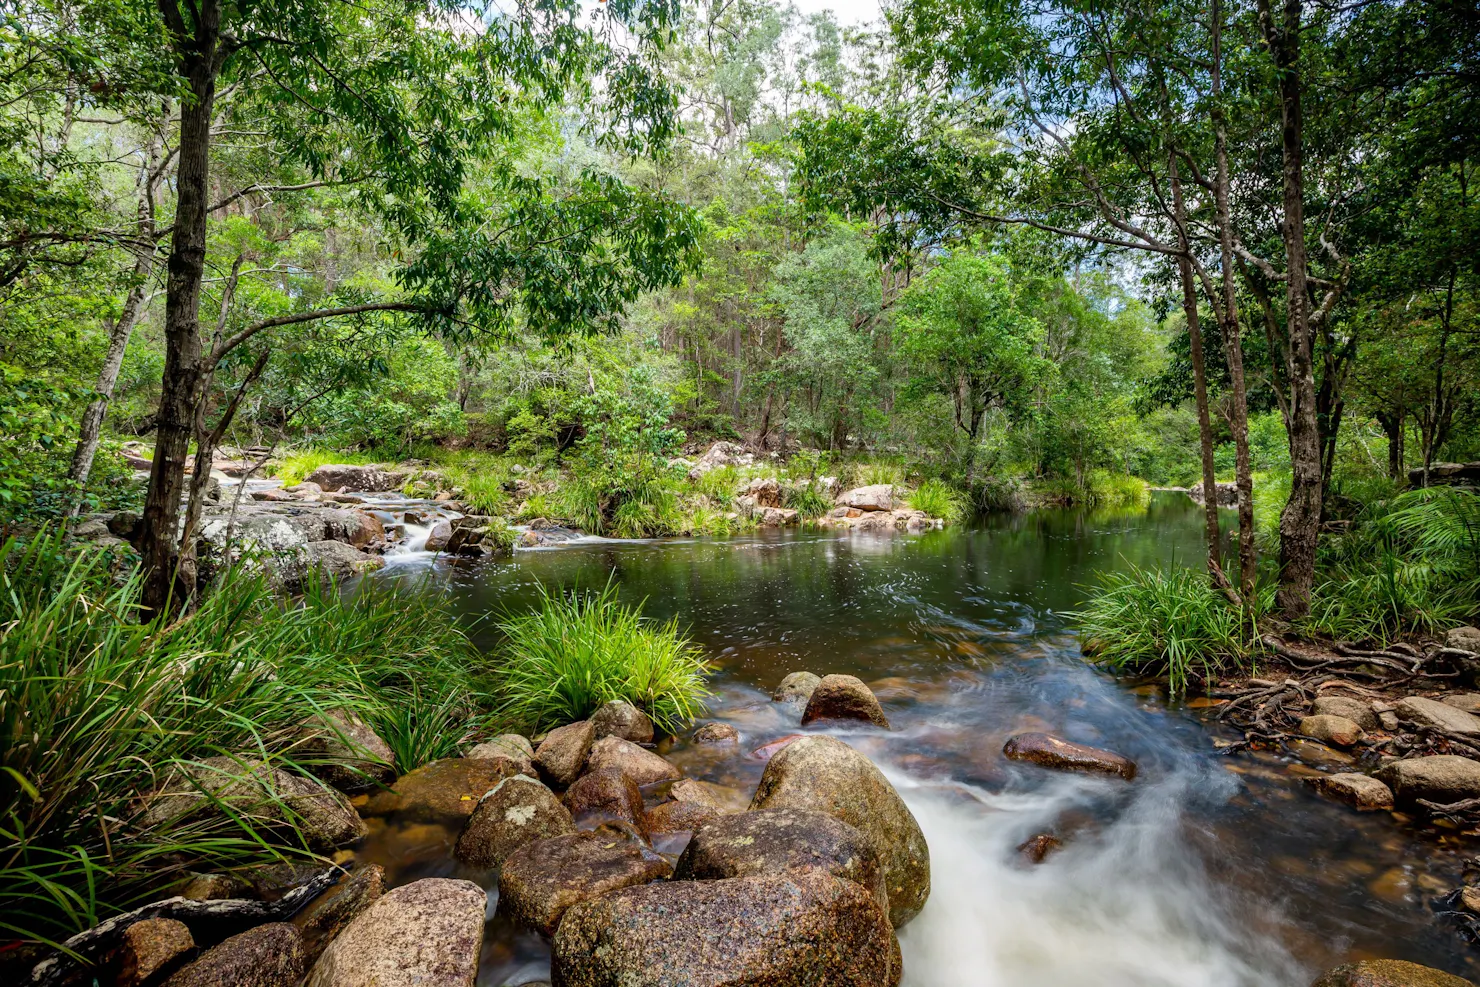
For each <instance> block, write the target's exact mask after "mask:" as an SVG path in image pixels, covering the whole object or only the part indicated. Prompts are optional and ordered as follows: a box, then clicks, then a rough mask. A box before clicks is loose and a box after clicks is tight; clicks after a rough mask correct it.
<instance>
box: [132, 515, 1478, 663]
mask: <svg viewBox="0 0 1480 987" xmlns="http://www.w3.org/2000/svg"><path fill="white" fill-rule="evenodd" d="M114 534H118V532H116V531H115V532H114ZM1444 646H1445V647H1446V648H1453V649H1454V650H1456V651H1468V652H1470V653H1471V654H1480V627H1470V626H1468V625H1466V626H1464V627H1451V628H1450V629H1449V632H1448V633H1447V634H1445V635H1444Z"/></svg>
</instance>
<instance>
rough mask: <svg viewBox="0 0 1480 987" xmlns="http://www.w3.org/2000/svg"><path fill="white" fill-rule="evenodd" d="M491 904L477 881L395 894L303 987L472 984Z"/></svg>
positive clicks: (367, 914) (438, 881) (427, 884)
mask: <svg viewBox="0 0 1480 987" xmlns="http://www.w3.org/2000/svg"><path fill="white" fill-rule="evenodd" d="M487 907H488V895H487V894H485V893H484V891H483V889H482V888H480V887H478V886H477V885H476V884H473V883H472V882H471V881H454V880H450V879H447V878H438V877H429V878H423V879H422V880H420V881H414V882H412V883H411V884H406V885H403V886H401V887H399V888H395V889H394V890H392V891H388V892H387V893H386V894H384V895H383V896H381V898H380V899H379V900H378V901H376V902H375V903H374V904H372V905H371V906H370V907H369V908H368V909H366V910H365V911H364V912H363V913H361V914H360V916H359V917H358V918H356V919H355V920H354V921H353V922H351V923H350V924H349V927H348V928H346V929H345V930H344V931H343V932H341V933H340V934H339V936H338V937H337V938H336V939H335V940H334V941H333V942H332V943H330V944H329V948H328V949H326V950H324V954H323V955H322V956H320V957H319V961H318V962H317V963H315V964H314V967H313V971H312V972H311V973H310V974H309V975H308V979H307V980H306V981H304V987H473V982H474V980H475V979H476V978H477V976H478V954H479V952H480V951H481V949H482V947H483V916H484V911H485V910H486V909H487Z"/></svg>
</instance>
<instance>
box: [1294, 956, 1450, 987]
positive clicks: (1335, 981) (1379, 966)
mask: <svg viewBox="0 0 1480 987" xmlns="http://www.w3.org/2000/svg"><path fill="white" fill-rule="evenodd" d="M1311 987H1475V985H1474V984H1472V983H1471V982H1470V981H1468V980H1465V979H1463V978H1461V977H1455V976H1452V975H1450V974H1448V973H1445V972H1443V971H1442V970H1435V969H1434V968H1432V967H1427V966H1419V965H1418V964H1417V963H1408V962H1406V961H1404V960H1362V961H1361V962H1359V963H1343V964H1342V965H1341V966H1338V967H1336V968H1335V969H1334V970H1328V971H1327V972H1326V973H1325V974H1324V975H1322V977H1321V978H1320V979H1319V980H1317V981H1316V982H1315V983H1314V984H1312V985H1311Z"/></svg>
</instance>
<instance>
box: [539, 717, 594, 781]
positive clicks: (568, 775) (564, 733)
mask: <svg viewBox="0 0 1480 987" xmlns="http://www.w3.org/2000/svg"><path fill="white" fill-rule="evenodd" d="M595 739H596V727H595V726H594V725H593V724H592V723H591V721H590V720H579V721H577V722H575V723H567V724H566V725H565V726H563V727H560V728H558V729H555V730H551V731H550V733H549V734H548V735H547V736H546V737H545V739H544V740H543V741H541V743H540V746H539V747H538V748H536V749H535V752H534V766H535V767H536V768H538V769H539V771H540V775H541V776H542V777H543V778H545V780H546V781H548V782H550V784H552V785H558V786H559V787H561V788H564V787H566V786H567V785H569V784H570V783H571V782H573V781H575V780H576V779H577V778H578V777H580V774H581V769H582V768H584V767H585V766H586V755H588V754H590V753H591V742H592V741H593V740H595Z"/></svg>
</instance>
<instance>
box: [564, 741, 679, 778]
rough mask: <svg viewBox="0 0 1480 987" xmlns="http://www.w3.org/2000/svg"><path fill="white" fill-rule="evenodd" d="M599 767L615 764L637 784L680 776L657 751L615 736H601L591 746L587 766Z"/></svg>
mask: <svg viewBox="0 0 1480 987" xmlns="http://www.w3.org/2000/svg"><path fill="white" fill-rule="evenodd" d="M602 768H616V769H617V770H619V771H621V772H622V773H623V774H625V775H626V776H627V777H629V778H631V779H632V780H633V781H635V782H637V783H638V784H639V785H656V784H657V783H658V782H660V781H674V780H676V779H678V778H682V777H683V772H682V771H680V770H679V769H678V768H676V767H674V766H673V765H671V764H669V763H668V762H667V761H665V760H663V759H662V758H661V757H659V756H658V755H657V754H654V753H653V752H652V751H648V750H643V749H642V748H641V747H638V746H637V745H636V744H634V743H631V742H630V741H626V740H622V739H620V738H618V737H602V738H601V739H600V740H598V741H597V742H596V743H595V744H593V745H592V746H591V755H590V757H588V758H587V759H586V770H588V771H600V770H601V769H602Z"/></svg>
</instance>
